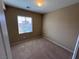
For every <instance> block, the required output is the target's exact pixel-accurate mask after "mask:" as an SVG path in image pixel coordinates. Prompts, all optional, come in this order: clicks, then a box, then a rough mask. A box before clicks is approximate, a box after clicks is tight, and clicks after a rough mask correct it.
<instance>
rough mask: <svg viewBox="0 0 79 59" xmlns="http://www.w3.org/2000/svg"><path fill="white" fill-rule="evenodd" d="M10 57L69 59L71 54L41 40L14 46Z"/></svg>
mask: <svg viewBox="0 0 79 59" xmlns="http://www.w3.org/2000/svg"><path fill="white" fill-rule="evenodd" d="M12 55H13V59H71V53H69V52H68V51H66V50H64V49H63V48H61V47H59V46H57V45H55V44H53V43H51V42H49V41H48V40H46V39H41V38H40V39H35V40H30V41H24V42H20V43H17V44H15V45H14V46H12Z"/></svg>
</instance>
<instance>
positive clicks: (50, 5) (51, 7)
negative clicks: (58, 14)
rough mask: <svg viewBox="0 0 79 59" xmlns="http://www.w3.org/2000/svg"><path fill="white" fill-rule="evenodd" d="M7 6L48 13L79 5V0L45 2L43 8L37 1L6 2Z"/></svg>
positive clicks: (7, 0) (48, 0)
mask: <svg viewBox="0 0 79 59" xmlns="http://www.w3.org/2000/svg"><path fill="white" fill-rule="evenodd" d="M4 2H5V3H6V4H7V5H10V6H13V7H17V8H22V9H25V10H30V11H34V12H38V13H48V12H51V11H55V10H57V9H59V8H64V7H67V6H69V5H72V4H75V3H78V2H79V0H45V3H44V5H43V6H41V7H38V6H37V5H36V2H35V0H4ZM27 6H29V7H30V8H27Z"/></svg>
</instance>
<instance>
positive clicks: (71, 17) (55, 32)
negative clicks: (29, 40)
mask: <svg viewBox="0 0 79 59" xmlns="http://www.w3.org/2000/svg"><path fill="white" fill-rule="evenodd" d="M78 32H79V4H75V5H72V6H70V7H67V8H63V9H60V10H57V11H55V12H51V13H48V14H45V16H44V21H43V34H44V36H47V37H49V38H51V39H49V40H50V41H55V42H56V43H58V44H60V45H62V46H64V47H66V48H67V49H69V50H70V51H73V50H74V46H75V43H76V39H77V36H78Z"/></svg>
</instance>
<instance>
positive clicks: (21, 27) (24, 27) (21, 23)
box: [17, 16, 32, 34]
mask: <svg viewBox="0 0 79 59" xmlns="http://www.w3.org/2000/svg"><path fill="white" fill-rule="evenodd" d="M17 19H18V31H19V34H23V33H30V32H32V17H25V16H17Z"/></svg>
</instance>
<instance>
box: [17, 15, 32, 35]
mask: <svg viewBox="0 0 79 59" xmlns="http://www.w3.org/2000/svg"><path fill="white" fill-rule="evenodd" d="M18 16H21V17H25V18H26V17H30V18H32V21H31V22H32V31H31V32H24V33H20V32H19V23H18ZM17 25H18V26H17V27H18V33H19V35H21V34H29V33H32V32H33V17H31V16H23V15H17Z"/></svg>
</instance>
